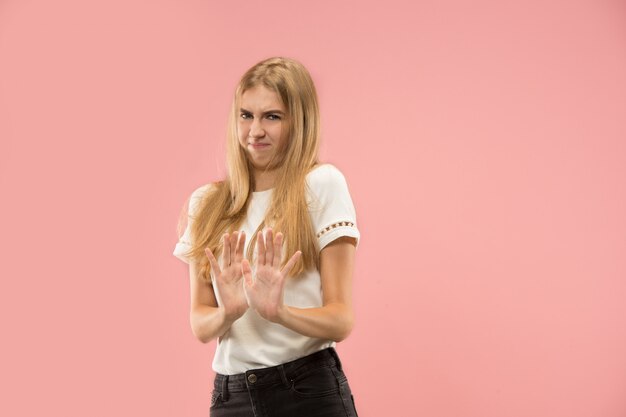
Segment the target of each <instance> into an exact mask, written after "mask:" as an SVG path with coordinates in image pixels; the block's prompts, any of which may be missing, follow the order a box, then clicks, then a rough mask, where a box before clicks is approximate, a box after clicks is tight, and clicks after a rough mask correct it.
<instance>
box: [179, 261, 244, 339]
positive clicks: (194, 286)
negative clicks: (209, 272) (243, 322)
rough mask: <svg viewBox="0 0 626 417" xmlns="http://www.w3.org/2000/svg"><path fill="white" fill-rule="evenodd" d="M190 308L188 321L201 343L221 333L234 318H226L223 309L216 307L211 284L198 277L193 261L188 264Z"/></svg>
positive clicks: (228, 326)
mask: <svg viewBox="0 0 626 417" xmlns="http://www.w3.org/2000/svg"><path fill="white" fill-rule="evenodd" d="M189 275H190V287H191V309H190V314H189V322H190V324H191V331H192V332H193V334H194V336H196V337H197V338H198V340H200V341H201V342H202V343H207V342H210V341H211V340H213V339H215V338H216V337H219V336H221V335H223V334H224V333H225V332H226V330H228V329H229V328H230V325H231V324H232V323H233V322H234V320H228V319H227V317H226V314H225V312H224V309H223V308H221V307H218V305H217V300H216V299H215V293H214V292H213V285H212V284H211V283H210V282H207V281H206V280H204V279H202V278H200V277H199V276H198V273H197V267H196V264H195V263H194V262H191V263H190V264H189Z"/></svg>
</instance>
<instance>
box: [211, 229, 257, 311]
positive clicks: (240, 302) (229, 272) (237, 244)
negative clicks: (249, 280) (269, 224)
mask: <svg viewBox="0 0 626 417" xmlns="http://www.w3.org/2000/svg"><path fill="white" fill-rule="evenodd" d="M223 242H224V245H223V250H222V265H221V267H220V265H219V263H218V262H217V259H215V256H214V255H213V252H211V250H210V249H209V248H206V249H205V250H204V251H205V252H206V254H207V257H208V258H209V262H210V263H211V269H213V272H214V274H215V280H216V281H217V287H218V291H219V294H220V298H221V305H220V307H222V308H223V309H224V314H225V316H226V319H227V320H229V321H235V320H237V319H238V318H239V317H241V316H243V315H244V313H245V312H246V311H247V310H248V301H247V300H246V294H245V292H244V290H243V273H242V272H241V261H242V260H243V248H244V246H245V243H246V234H245V232H243V231H242V232H241V233H238V232H233V233H232V234H230V235H229V234H228V233H225V234H224V236H223Z"/></svg>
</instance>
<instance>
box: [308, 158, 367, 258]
mask: <svg viewBox="0 0 626 417" xmlns="http://www.w3.org/2000/svg"><path fill="white" fill-rule="evenodd" d="M307 184H308V186H309V212H310V215H311V223H312V225H313V230H314V232H315V235H316V236H317V239H318V243H319V250H322V249H323V248H324V247H325V246H326V245H328V244H329V243H330V242H332V241H333V240H335V239H337V238H339V237H342V236H348V237H353V238H355V239H356V243H357V245H358V243H359V239H360V237H361V236H360V233H359V229H358V228H357V224H356V212H355V209H354V204H353V203H352V198H351V197H350V192H349V191H348V184H347V182H346V179H345V177H344V176H343V174H342V173H341V171H339V170H338V169H337V168H336V167H334V166H333V165H330V164H325V165H322V166H320V167H318V168H315V169H314V170H313V171H311V172H310V173H309V175H308V176H307Z"/></svg>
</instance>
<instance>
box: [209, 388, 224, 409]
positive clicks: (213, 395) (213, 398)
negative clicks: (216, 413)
mask: <svg viewBox="0 0 626 417" xmlns="http://www.w3.org/2000/svg"><path fill="white" fill-rule="evenodd" d="M221 395H222V394H221V393H220V392H219V391H218V390H216V389H214V390H213V391H212V392H211V408H213V407H215V405H216V404H217V403H218V402H219V400H220V396H221Z"/></svg>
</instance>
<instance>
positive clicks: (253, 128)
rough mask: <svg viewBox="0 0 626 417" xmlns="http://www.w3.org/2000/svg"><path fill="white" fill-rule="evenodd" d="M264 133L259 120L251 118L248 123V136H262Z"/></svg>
mask: <svg viewBox="0 0 626 417" xmlns="http://www.w3.org/2000/svg"><path fill="white" fill-rule="evenodd" d="M263 135H265V130H263V126H261V122H260V121H259V120H257V119H254V120H252V124H251V125H250V136H252V137H255V138H256V137H262V136H263Z"/></svg>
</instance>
